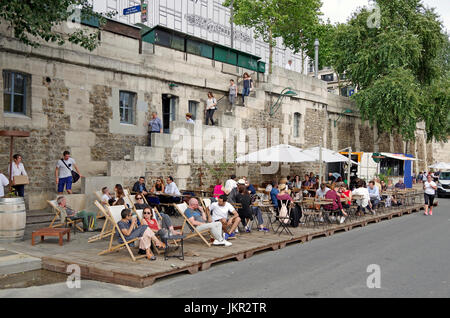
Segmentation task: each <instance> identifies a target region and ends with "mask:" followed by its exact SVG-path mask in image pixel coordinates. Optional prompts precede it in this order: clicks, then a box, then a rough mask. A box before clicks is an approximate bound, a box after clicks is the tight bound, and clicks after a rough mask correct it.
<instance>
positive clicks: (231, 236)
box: [228, 233, 236, 239]
mask: <svg viewBox="0 0 450 318" xmlns="http://www.w3.org/2000/svg"><path fill="white" fill-rule="evenodd" d="M235 238H236V233H231V234H229V235H228V239H235Z"/></svg>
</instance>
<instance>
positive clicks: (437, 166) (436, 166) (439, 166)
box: [429, 162, 450, 170]
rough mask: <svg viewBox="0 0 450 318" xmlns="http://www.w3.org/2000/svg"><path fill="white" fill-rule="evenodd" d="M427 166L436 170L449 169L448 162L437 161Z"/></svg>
mask: <svg viewBox="0 0 450 318" xmlns="http://www.w3.org/2000/svg"><path fill="white" fill-rule="evenodd" d="M429 168H433V169H438V170H446V169H450V163H446V162H438V163H435V164H434V165H431V166H429Z"/></svg>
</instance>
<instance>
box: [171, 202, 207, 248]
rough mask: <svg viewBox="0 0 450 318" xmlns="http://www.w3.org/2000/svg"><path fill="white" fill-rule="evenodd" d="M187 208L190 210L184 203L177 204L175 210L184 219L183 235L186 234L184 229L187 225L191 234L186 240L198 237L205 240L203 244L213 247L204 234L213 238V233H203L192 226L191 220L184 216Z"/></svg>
mask: <svg viewBox="0 0 450 318" xmlns="http://www.w3.org/2000/svg"><path fill="white" fill-rule="evenodd" d="M187 208H188V205H187V204H186V203H184V202H183V203H179V204H175V210H176V211H177V212H178V213H179V214H180V215H181V216H182V217H183V218H184V222H183V225H182V227H181V233H184V228H185V226H186V225H187V227H188V228H189V230H190V231H191V233H190V234H186V237H185V239H189V238H191V237H196V236H198V237H200V238H201V239H202V240H203V242H205V244H206V245H208V247H211V243H210V242H209V241H208V240H207V239H206V238H205V236H204V234H209V235H210V236H211V232H210V231H209V230H203V231H199V230H197V228H196V227H195V226H194V225H192V223H191V222H190V221H189V219H188V218H187V217H186V215H185V214H184V212H185V211H186V209H187Z"/></svg>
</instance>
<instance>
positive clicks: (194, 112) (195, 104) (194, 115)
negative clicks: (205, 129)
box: [189, 100, 198, 120]
mask: <svg viewBox="0 0 450 318" xmlns="http://www.w3.org/2000/svg"><path fill="white" fill-rule="evenodd" d="M197 109H198V102H196V101H193V100H190V101H189V113H191V114H192V120H196V119H197Z"/></svg>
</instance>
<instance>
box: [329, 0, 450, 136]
mask: <svg viewBox="0 0 450 318" xmlns="http://www.w3.org/2000/svg"><path fill="white" fill-rule="evenodd" d="M376 4H377V5H378V6H379V9H380V15H379V16H378V17H377V18H378V19H379V22H380V24H379V27H375V26H374V25H373V24H371V23H369V22H368V21H370V19H371V18H372V17H373V15H374V13H372V12H371V11H369V10H368V9H367V8H362V9H359V10H358V11H356V12H354V14H353V16H352V18H351V19H350V20H349V21H348V23H347V24H342V25H339V26H338V27H337V28H336V33H335V39H336V41H335V42H334V43H335V44H334V51H335V54H334V57H333V66H334V68H335V70H336V71H337V73H338V74H343V73H344V72H345V74H346V76H347V78H348V79H349V80H350V81H351V82H353V84H354V85H356V86H357V88H358V93H357V94H355V95H353V97H354V99H355V101H356V104H357V106H358V108H359V110H360V113H361V116H362V119H363V120H369V122H370V124H371V125H376V126H377V128H378V130H379V131H380V132H388V133H392V132H397V133H399V134H400V135H401V136H402V137H403V138H404V139H405V140H413V139H414V138H415V131H416V127H417V123H419V122H424V123H425V126H426V127H425V129H426V132H427V139H428V141H431V140H433V139H435V140H438V141H439V140H445V141H446V140H447V125H448V123H447V114H448V113H449V111H450V105H449V97H448V96H449V77H448V74H449V73H447V72H446V71H445V68H443V67H442V66H443V65H442V64H443V60H442V56H446V53H445V52H446V50H448V49H446V42H448V36H447V35H446V34H444V33H443V31H442V30H443V27H442V24H441V22H440V21H439V19H438V16H437V14H436V13H435V12H434V9H428V8H425V7H424V6H423V5H422V3H421V1H420V0H377V1H376ZM447 56H448V55H447Z"/></svg>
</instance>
